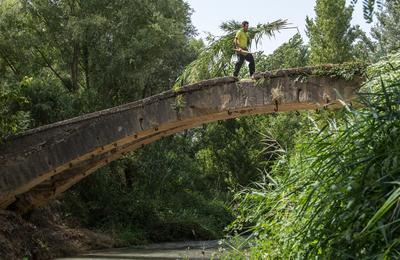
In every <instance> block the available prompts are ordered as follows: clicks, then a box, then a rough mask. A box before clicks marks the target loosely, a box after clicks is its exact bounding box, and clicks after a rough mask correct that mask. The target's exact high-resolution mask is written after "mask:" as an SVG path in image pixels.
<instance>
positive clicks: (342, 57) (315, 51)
mask: <svg viewBox="0 0 400 260" xmlns="http://www.w3.org/2000/svg"><path fill="white" fill-rule="evenodd" d="M314 10H315V12H316V18H315V20H314V19H310V18H309V17H307V18H306V27H307V35H308V37H309V38H310V48H311V53H310V63H311V64H320V63H342V62H345V61H349V60H350V59H351V58H352V56H351V45H352V43H353V41H354V39H355V35H354V28H353V27H350V21H351V17H352V13H353V8H352V7H346V1H345V0H317V2H316V6H315V8H314Z"/></svg>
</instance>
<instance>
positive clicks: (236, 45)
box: [233, 31, 242, 50]
mask: <svg viewBox="0 0 400 260" xmlns="http://www.w3.org/2000/svg"><path fill="white" fill-rule="evenodd" d="M239 33H240V31H238V32H237V33H236V35H235V39H234V40H233V42H234V43H235V49H237V50H242V48H240V43H239Z"/></svg>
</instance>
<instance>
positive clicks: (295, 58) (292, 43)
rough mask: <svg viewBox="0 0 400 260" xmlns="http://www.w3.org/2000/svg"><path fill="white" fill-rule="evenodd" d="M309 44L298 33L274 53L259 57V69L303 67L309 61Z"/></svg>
mask: <svg viewBox="0 0 400 260" xmlns="http://www.w3.org/2000/svg"><path fill="white" fill-rule="evenodd" d="M308 55H309V51H308V46H306V45H305V44H304V41H303V38H302V37H301V35H300V34H299V33H296V34H295V35H294V36H293V37H292V38H291V39H289V41H288V42H286V43H284V44H282V45H281V46H279V47H278V48H277V49H276V50H275V51H274V52H273V53H272V54H270V55H268V56H265V55H262V56H261V57H258V62H257V64H256V66H257V71H270V70H276V69H285V68H295V67H303V66H306V65H307V63H308Z"/></svg>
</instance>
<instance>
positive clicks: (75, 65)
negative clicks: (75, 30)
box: [71, 41, 80, 91]
mask: <svg viewBox="0 0 400 260" xmlns="http://www.w3.org/2000/svg"><path fill="white" fill-rule="evenodd" d="M73 48H74V50H73V53H72V62H71V82H72V90H74V91H76V90H78V87H79V85H78V75H79V52H80V46H79V42H77V41H75V42H74V47H73Z"/></svg>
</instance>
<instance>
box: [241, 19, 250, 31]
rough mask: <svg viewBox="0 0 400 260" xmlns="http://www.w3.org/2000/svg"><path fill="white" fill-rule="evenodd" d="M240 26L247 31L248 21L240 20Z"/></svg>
mask: <svg viewBox="0 0 400 260" xmlns="http://www.w3.org/2000/svg"><path fill="white" fill-rule="evenodd" d="M242 28H243V31H245V32H247V30H248V29H249V22H248V21H243V22H242Z"/></svg>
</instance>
